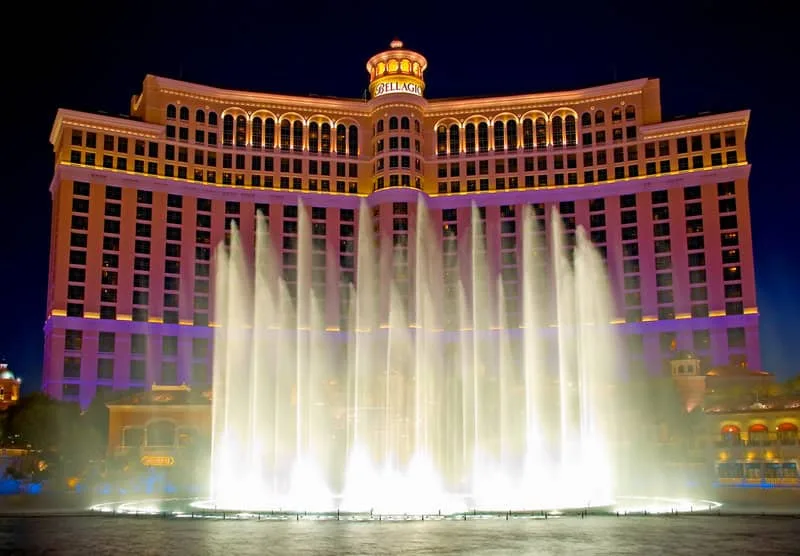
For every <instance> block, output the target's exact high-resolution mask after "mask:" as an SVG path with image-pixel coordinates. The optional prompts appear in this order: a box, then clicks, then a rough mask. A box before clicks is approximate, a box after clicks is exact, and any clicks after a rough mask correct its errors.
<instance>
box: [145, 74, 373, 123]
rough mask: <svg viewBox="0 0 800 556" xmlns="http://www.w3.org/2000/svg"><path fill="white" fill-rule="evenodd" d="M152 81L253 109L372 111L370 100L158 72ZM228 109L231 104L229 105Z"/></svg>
mask: <svg viewBox="0 0 800 556" xmlns="http://www.w3.org/2000/svg"><path fill="white" fill-rule="evenodd" d="M148 80H152V81H153V82H154V83H155V85H156V87H157V88H158V90H159V92H161V93H165V94H170V95H175V96H179V97H186V98H193V99H196V100H202V101H204V102H209V103H217V104H218V103H222V104H230V105H231V106H230V107H234V106H241V107H248V108H251V109H253V111H255V110H259V109H281V110H311V111H316V112H319V111H322V110H325V111H330V112H333V113H338V114H341V115H347V116H367V115H368V113H369V108H368V106H367V102H366V101H364V100H362V99H345V98H342V99H338V98H329V97H301V96H293V95H281V94H274V93H253V92H248V91H235V90H232V89H220V88H217V87H209V86H208V85H199V84H197V83H188V82H186V81H178V80H176V79H169V78H166V77H158V76H156V75H148V76H147V77H146V78H145V82H147V81H148ZM226 108H229V107H227V106H226Z"/></svg>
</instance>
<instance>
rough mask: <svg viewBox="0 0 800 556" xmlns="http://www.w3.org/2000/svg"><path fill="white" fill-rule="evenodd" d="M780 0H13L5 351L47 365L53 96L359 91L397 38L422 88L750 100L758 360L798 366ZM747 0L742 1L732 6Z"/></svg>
mask: <svg viewBox="0 0 800 556" xmlns="http://www.w3.org/2000/svg"><path fill="white" fill-rule="evenodd" d="M769 5H776V4H774V3H769V2H753V3H741V4H739V3H730V2H708V1H704V0H695V1H693V2H683V1H674V2H652V3H651V2H646V1H639V2H631V3H625V2H606V3H603V2H599V1H595V2H588V3H586V4H585V5H582V4H581V3H580V2H531V1H527V2H520V3H519V4H513V3H507V4H506V3H503V2H497V1H494V2H483V3H479V2H477V1H474V0H473V2H457V3H453V4H448V3H445V2H434V1H432V0H431V1H429V2H423V3H419V4H415V3H413V2H402V1H401V2H380V1H379V0H376V1H374V2H371V3H369V2H364V3H361V2H353V3H348V2H344V1H340V2H331V3H317V4H312V3H307V2H302V1H285V2H270V1H268V0H267V1H264V0H260V1H254V2H235V1H233V0H231V1H229V2H222V1H215V0H197V1H194V2H186V1H184V0H179V1H166V2H147V1H142V2H133V3H131V2H108V1H104V2H80V1H74V2H57V3H51V4H49V5H47V7H46V8H45V7H44V6H43V5H41V4H40V3H37V2H19V3H14V14H13V16H12V15H11V14H6V15H7V16H8V17H7V19H6V29H5V30H4V33H3V35H2V37H0V42H2V47H3V53H4V56H3V58H4V60H3V65H4V67H3V68H2V69H3V89H4V96H5V98H6V104H5V106H6V108H5V110H6V113H5V115H4V118H3V124H4V129H5V132H4V133H3V134H2V137H3V139H2V141H3V149H2V165H3V169H4V172H5V177H4V180H3V184H2V189H1V190H0V225H2V236H0V307H2V314H0V355H4V356H5V357H6V358H7V360H8V362H9V363H10V366H11V368H12V369H15V370H16V371H17V373H19V374H21V375H22V377H23V380H24V381H25V384H26V385H27V388H26V389H30V388H31V387H37V386H38V383H39V378H40V374H41V363H42V345H43V334H42V325H43V324H44V316H45V300H46V296H47V271H48V269H47V265H48V249H49V236H50V211H51V206H50V195H49V192H48V187H49V183H50V179H51V177H52V172H53V155H52V148H51V146H50V144H49V142H48V136H49V133H50V128H51V125H52V122H53V118H54V116H55V113H56V109H57V108H58V107H65V108H73V109H79V110H90V111H96V110H105V111H108V112H109V113H111V114H117V113H127V112H128V108H129V103H130V97H131V95H132V94H134V93H138V92H139V91H140V90H141V83H142V80H143V79H144V76H145V75H146V74H147V73H153V74H157V75H162V76H167V77H174V78H182V79H184V80H187V81H195V82H198V83H203V84H207V85H214V86H219V87H224V88H230V89H244V90H253V91H264V92H277V93H291V94H303V95H304V94H308V93H315V94H320V95H334V96H346V97H359V96H360V95H361V94H362V91H363V90H364V88H365V87H366V84H367V74H366V71H365V68H364V64H365V62H366V60H367V58H369V57H370V56H371V55H372V54H374V53H376V52H378V51H380V50H382V49H385V48H386V47H387V45H388V43H389V41H390V40H391V39H392V38H393V37H395V36H397V37H399V38H401V39H402V40H403V41H404V42H405V44H406V46H407V47H409V48H412V49H415V50H418V51H419V52H421V53H423V54H424V55H425V56H426V57H427V58H428V62H429V66H428V71H427V73H426V81H427V85H428V88H427V90H426V96H428V97H429V98H434V97H443V96H477V95H491V94H504V93H528V92H545V91H555V90H561V89H569V88H577V87H584V86H591V85H599V84H603V83H608V82H611V81H614V80H620V81H621V80H626V79H634V78H639V77H659V78H661V91H662V110H663V114H664V116H665V118H669V117H671V116H675V115H681V114H683V115H694V114H697V113H698V112H702V111H706V110H708V111H712V112H723V111H732V110H741V109H745V108H749V109H751V110H752V116H751V120H750V122H751V123H750V128H749V132H748V137H747V150H748V154H749V159H750V162H751V163H752V164H753V170H752V174H751V180H750V192H751V207H752V212H753V229H754V232H753V234H754V241H755V257H756V279H757V284H758V306H759V309H760V312H761V348H762V357H763V366H764V367H765V368H766V369H768V370H771V371H774V372H776V373H778V374H779V375H781V376H782V377H788V376H790V375H793V374H796V373H798V372H800V293H798V292H799V291H800V280H798V276H800V242H798V241H797V240H794V241H792V240H791V239H790V238H791V237H792V236H793V235H794V232H792V231H791V230H792V229H795V226H796V225H797V221H798V218H797V211H798V208H800V183H798V179H797V178H796V176H797V172H796V170H795V171H792V170H791V165H792V164H796V163H797V162H798V158H796V157H797V154H796V153H795V155H792V154H791V152H790V150H792V151H793V150H794V149H797V142H796V141H794V140H793V137H790V136H789V133H790V132H793V131H795V130H796V129H798V127H800V121H798V116H797V114H798V109H797V101H796V100H795V98H796V96H797V92H796V89H795V88H794V87H793V85H792V82H793V81H794V80H795V79H796V76H795V75H793V72H795V71H796V68H797V67H798V63H797V60H796V58H795V56H796V55H797V52H796V51H795V50H794V49H793V48H792V47H791V45H792V44H795V45H796V44H797V30H796V28H793V29H792V30H791V31H790V29H789V25H790V22H791V21H793V17H790V14H789V13H788V12H786V11H784V13H781V12H780V9H778V10H772V11H767V6H769ZM738 6H741V7H738Z"/></svg>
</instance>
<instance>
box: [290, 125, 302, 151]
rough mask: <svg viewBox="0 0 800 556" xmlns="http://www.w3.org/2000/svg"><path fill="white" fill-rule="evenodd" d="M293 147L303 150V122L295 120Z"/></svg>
mask: <svg viewBox="0 0 800 556" xmlns="http://www.w3.org/2000/svg"><path fill="white" fill-rule="evenodd" d="M292 148H293V149H294V150H296V151H302V150H303V122H301V121H300V120H296V121H295V122H294V137H292Z"/></svg>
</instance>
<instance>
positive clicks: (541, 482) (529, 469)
mask: <svg viewBox="0 0 800 556" xmlns="http://www.w3.org/2000/svg"><path fill="white" fill-rule="evenodd" d="M298 212H299V230H298V248H297V251H298V261H297V277H296V282H295V283H288V282H286V281H285V280H284V279H283V278H282V276H281V272H280V263H279V259H278V257H276V255H277V253H276V251H275V249H274V247H273V245H272V242H271V240H270V237H269V233H268V230H267V224H266V221H265V220H264V218H263V217H261V218H259V219H258V222H257V230H256V238H255V249H254V254H253V253H252V252H251V251H250V250H248V249H246V248H245V247H243V245H242V243H241V240H240V237H239V235H238V233H237V231H236V229H233V230H232V232H231V237H230V245H229V247H227V248H220V249H219V250H218V253H217V257H218V259H217V276H216V307H215V315H216V320H217V321H218V322H219V327H218V328H217V329H216V330H215V339H214V392H213V446H212V477H211V493H212V497H213V500H214V502H213V504H214V506H215V507H218V508H230V509H236V510H242V511H263V510H279V511H302V512H328V511H343V512H375V513H376V514H377V513H381V514H425V513H428V514H436V513H439V512H441V513H457V512H463V511H467V510H473V509H478V510H483V511H522V510H536V509H554V508H578V507H586V506H587V505H592V506H601V505H603V504H606V503H609V502H610V501H611V500H612V497H613V494H614V488H613V482H614V481H613V469H614V461H613V459H612V456H613V453H614V450H613V449H611V445H612V443H613V439H612V435H613V434H614V433H615V431H616V430H617V426H616V419H617V415H616V412H615V408H614V405H613V404H612V403H611V395H610V392H609V389H610V388H611V385H612V383H613V379H614V373H615V372H616V369H617V368H618V365H617V362H616V355H617V348H616V347H615V346H616V343H615V338H614V333H613V330H612V327H611V326H610V325H609V320H610V314H611V312H610V296H609V287H608V285H607V282H606V277H605V265H604V263H603V260H602V258H601V256H600V255H599V253H597V252H596V251H595V250H594V249H593V247H592V245H591V242H590V241H589V240H588V239H587V237H586V235H585V233H584V232H583V230H582V229H578V230H577V233H576V234H575V235H574V236H573V238H574V239H575V242H574V246H573V245H570V242H567V241H566V238H568V236H567V235H566V234H565V232H564V230H563V225H562V221H561V218H560V217H559V215H558V214H556V213H553V217H552V233H551V234H550V236H551V238H552V241H551V242H550V248H549V249H548V248H547V245H546V242H545V241H544V240H543V239H542V236H543V234H541V233H540V230H539V229H538V227H537V223H536V219H535V215H534V214H533V213H532V212H531V213H529V214H528V213H526V214H525V215H523V217H522V219H521V222H522V225H523V230H522V234H521V245H520V248H519V249H518V250H517V253H518V256H519V257H520V263H519V265H518V279H517V280H516V281H515V282H516V283H517V284H518V286H515V287H517V290H518V295H517V296H516V297H515V299H519V300H520V304H521V305H520V306H517V307H507V306H506V303H505V298H506V295H505V293H506V292H505V288H507V287H510V286H508V284H507V283H506V282H504V281H503V280H501V279H500V278H499V276H498V274H497V272H496V271H495V270H493V268H494V267H496V265H493V264H492V250H491V249H487V248H486V245H485V236H484V226H483V225H482V224H483V222H482V221H481V217H480V213H479V211H478V208H477V207H473V210H472V222H471V223H472V225H471V230H470V231H469V232H468V233H466V234H462V236H460V237H459V238H458V248H457V253H455V254H454V257H455V260H456V261H457V264H456V266H455V267H452V265H451V266H450V267H449V268H448V270H447V271H446V269H445V268H444V266H443V253H442V249H441V247H440V246H441V245H442V241H441V236H440V233H439V231H438V230H436V229H434V227H433V226H432V225H431V219H430V217H429V213H428V209H427V208H426V207H425V203H424V200H423V199H422V198H420V202H419V204H418V207H417V217H416V223H415V226H416V234H415V244H414V245H413V246H412V247H413V249H411V248H410V249H409V251H410V252H411V254H412V255H411V257H410V260H409V262H408V264H407V266H406V269H407V272H408V274H409V275H410V279H409V280H408V282H409V283H410V284H411V287H409V288H408V294H407V295H404V291H403V290H402V288H400V287H398V283H397V282H396V281H394V280H392V279H391V278H390V277H389V278H387V273H386V272H384V270H383V269H386V268H396V266H397V264H395V263H398V264H401V265H402V264H403V262H404V261H403V260H401V259H399V258H398V259H397V260H396V261H392V257H396V256H397V252H396V250H394V248H392V247H391V241H389V242H388V243H389V245H388V246H387V245H386V242H380V241H376V238H375V235H374V231H373V222H372V213H371V210H370V208H369V207H368V206H367V205H366V203H364V204H363V205H362V208H361V210H360V222H359V232H358V254H357V284H356V286H355V287H351V289H350V290H349V295H348V296H347V297H348V298H349V300H350V301H349V302H348V304H346V305H345V310H346V311H348V314H349V319H348V320H349V323H350V325H349V326H348V327H346V328H344V329H343V330H337V329H333V330H331V329H328V328H326V319H325V314H326V312H325V307H326V300H325V299H320V298H317V297H316V295H315V293H314V292H315V290H314V289H313V288H312V283H311V270H312V269H311V255H312V243H311V223H310V220H309V217H308V215H307V214H306V210H304V208H303V207H300V210H299V211H298ZM389 239H391V237H390V238H389ZM329 255H330V254H329ZM386 257H389V258H388V259H387V258H386ZM329 258H330V256H329ZM387 261H388V263H389V264H388V265H387V264H385V263H386V262H387ZM389 274H391V272H390V273H389ZM295 292H296V293H295ZM511 313H513V316H512V314H511Z"/></svg>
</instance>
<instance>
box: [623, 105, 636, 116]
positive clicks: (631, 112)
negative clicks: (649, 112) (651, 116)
mask: <svg viewBox="0 0 800 556" xmlns="http://www.w3.org/2000/svg"><path fill="white" fill-rule="evenodd" d="M625 119H626V120H635V119H636V107H635V106H634V105H633V104H629V105H628V106H626V107H625Z"/></svg>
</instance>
